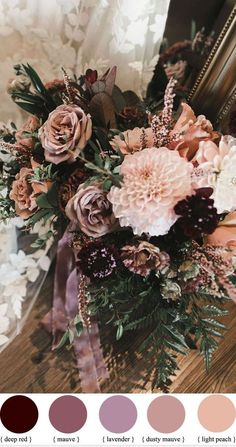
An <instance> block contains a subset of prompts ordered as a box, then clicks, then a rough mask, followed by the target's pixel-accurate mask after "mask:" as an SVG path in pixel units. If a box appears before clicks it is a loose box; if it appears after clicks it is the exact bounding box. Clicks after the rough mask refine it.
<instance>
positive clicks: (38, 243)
mask: <svg viewBox="0 0 236 447" xmlns="http://www.w3.org/2000/svg"><path fill="white" fill-rule="evenodd" d="M53 236H54V232H53V231H52V230H49V231H47V232H46V233H44V234H43V235H42V236H39V237H38V238H37V239H36V240H35V241H34V242H32V244H31V247H32V248H43V247H44V246H45V245H46V243H47V241H48V240H49V239H51V238H52V237H53Z"/></svg>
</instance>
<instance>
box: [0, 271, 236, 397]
mask: <svg viewBox="0 0 236 447" xmlns="http://www.w3.org/2000/svg"><path fill="white" fill-rule="evenodd" d="M52 285H53V271H52V270H51V272H50V273H49V275H48V277H47V279H46V281H45V283H44V285H43V288H42V290H41V292H40V295H39V297H38V299H37V302H36V304H35V305H34V308H33V310H32V311H31V314H30V316H29V317H28V320H27V323H26V324H25V326H24V328H23V330H22V333H21V334H20V335H19V336H17V337H16V338H15V340H14V341H13V342H12V343H11V345H10V346H9V347H8V348H7V349H6V350H5V351H3V352H2V353H1V354H0V392H2V393H43V392H46V393H76V392H81V388H80V380H79V374H78V371H77V368H76V363H75V358H74V356H73V352H72V351H71V350H70V349H65V350H63V351H62V352H60V353H55V352H51V337H50V335H49V334H47V333H46V332H45V331H44V330H43V329H42V328H41V327H40V321H41V319H42V317H43V316H44V315H45V313H46V312H47V310H48V309H49V308H50V304H51V298H52ZM228 309H229V310H230V315H229V316H228V317H225V323H226V324H227V325H228V331H227V333H226V335H225V338H224V339H223V340H222V341H221V342H220V347H219V350H218V351H217V352H216V353H215V356H214V360H213V363H212V367H211V370H210V372H209V373H208V374H206V373H205V371H204V367H203V360H202V358H201V357H200V355H199V354H198V353H197V352H196V351H193V352H191V353H190V354H189V355H188V356H186V357H183V356H180V358H179V365H180V370H179V371H178V373H177V375H176V377H175V378H174V380H173V384H172V386H171V389H170V391H171V392H174V393H215V392H221V393H235V392H236V305H235V304H234V303H229V305H228ZM139 343H140V340H138V339H133V340H131V339H130V337H127V338H126V339H125V340H124V341H123V342H122V343H121V342H116V343H115V344H113V348H112V349H113V353H112V352H110V353H108V352H106V358H107V363H108V365H109V370H110V379H109V380H107V381H106V382H104V383H102V384H101V390H102V392H107V393H119V392H121V393H140V392H150V391H151V385H150V380H149V375H148V374H147V373H144V368H143V366H144V364H145V354H144V355H143V356H142V358H137V357H136V356H135V346H137V345H138V344H139ZM110 345H111V344H110ZM154 391H155V392H158V391H157V390H154Z"/></svg>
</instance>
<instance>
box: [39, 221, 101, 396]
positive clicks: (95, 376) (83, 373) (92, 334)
mask: <svg viewBox="0 0 236 447" xmlns="http://www.w3.org/2000/svg"><path fill="white" fill-rule="evenodd" d="M72 231H73V229H72V227H70V226H69V227H68V228H67V229H66V231H65V233H64V235H63V237H62V239H61V240H60V241H59V243H58V248H57V263H56V270H55V278H54V292H53V307H52V310H51V312H49V313H48V314H47V315H46V316H45V318H44V320H43V325H44V327H45V328H46V329H47V330H50V331H51V332H52V334H53V346H52V347H53V349H55V348H56V347H57V345H58V343H59V341H60V339H61V337H62V335H63V332H65V331H66V329H67V327H68V324H69V322H70V321H71V320H73V318H74V317H75V316H76V314H77V313H78V283H79V275H78V273H77V269H76V265H75V255H76V251H74V250H73V248H71V241H72V237H73V233H72ZM73 347H74V352H75V355H76V360H77V366H78V369H79V372H80V379H81V388H82V392H85V393H94V392H99V391H100V386H99V379H106V378H108V377H109V374H108V371H107V368H106V365H105V361H104V357H103V353H102V348H101V343H100V336H99V328H98V324H97V323H96V322H93V321H92V322H91V326H89V327H85V328H84V330H83V332H82V334H81V335H80V336H79V337H75V338H74V341H73Z"/></svg>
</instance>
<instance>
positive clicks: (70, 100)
mask: <svg viewBox="0 0 236 447" xmlns="http://www.w3.org/2000/svg"><path fill="white" fill-rule="evenodd" d="M62 72H63V80H64V84H65V88H66V92H67V95H64V100H65V103H66V104H74V103H75V98H76V91H75V89H74V88H73V85H72V79H71V78H70V76H69V75H68V73H67V71H66V70H65V69H64V68H63V67H62Z"/></svg>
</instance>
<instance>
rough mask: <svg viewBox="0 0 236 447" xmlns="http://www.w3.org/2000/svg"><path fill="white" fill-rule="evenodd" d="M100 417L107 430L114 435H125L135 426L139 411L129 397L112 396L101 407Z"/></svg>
mask: <svg viewBox="0 0 236 447" xmlns="http://www.w3.org/2000/svg"><path fill="white" fill-rule="evenodd" d="M99 417H100V421H101V424H102V425H103V427H104V428H105V429H106V430H108V431H110V432H112V433H125V432H126V431H128V430H130V429H131V428H132V427H133V426H134V424H135V422H136V420H137V409H136V406H135V405H134V403H133V402H132V401H131V400H130V399H129V398H128V397H125V396H112V397H108V399H106V400H105V401H104V402H103V404H102V405H101V407H100V411H99Z"/></svg>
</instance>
